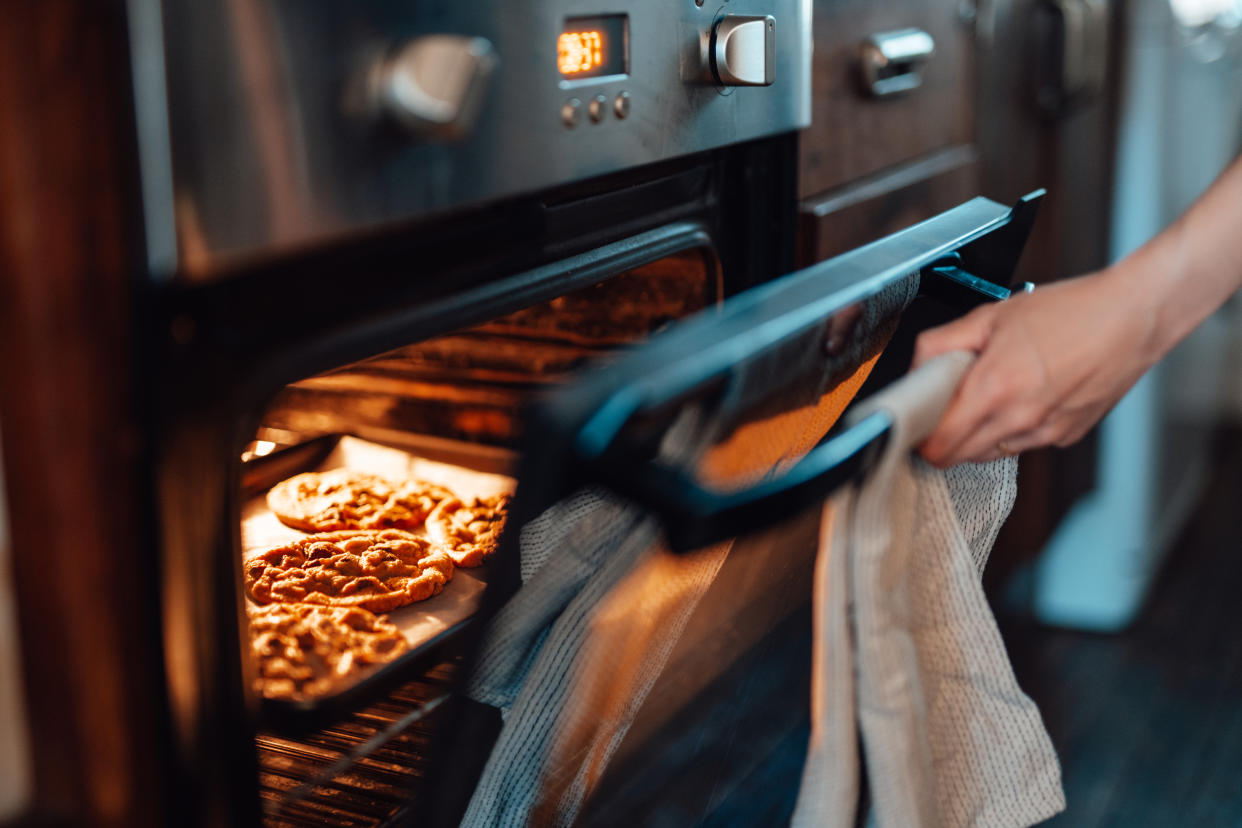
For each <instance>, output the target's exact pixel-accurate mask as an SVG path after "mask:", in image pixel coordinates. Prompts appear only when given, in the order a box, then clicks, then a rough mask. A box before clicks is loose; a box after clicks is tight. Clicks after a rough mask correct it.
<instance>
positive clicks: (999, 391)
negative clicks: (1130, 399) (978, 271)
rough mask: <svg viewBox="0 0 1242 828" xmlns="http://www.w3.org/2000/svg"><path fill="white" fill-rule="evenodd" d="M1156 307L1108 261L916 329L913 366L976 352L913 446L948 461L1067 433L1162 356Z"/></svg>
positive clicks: (1067, 438) (1097, 414) (1095, 416)
mask: <svg viewBox="0 0 1242 828" xmlns="http://www.w3.org/2000/svg"><path fill="white" fill-rule="evenodd" d="M1154 316H1155V314H1154V311H1153V310H1152V309H1151V308H1149V307H1147V306H1146V304H1145V299H1144V297H1143V294H1142V292H1141V291H1136V290H1135V289H1134V286H1133V284H1129V285H1127V284H1126V278H1125V274H1124V273H1123V272H1121V273H1119V272H1117V271H1115V270H1105V271H1100V272H1097V273H1093V274H1091V275H1088V276H1083V277H1080V278H1077V279H1071V280H1067V281H1063V282H1057V283H1054V284H1051V285H1048V286H1045V287H1040V288H1038V289H1037V290H1035V291H1034V292H1032V293H1029V294H1021V295H1017V296H1014V297H1013V298H1012V299H1008V300H1005V301H1003V302H997V303H992V304H988V305H984V306H982V307H979V308H976V309H975V310H974V311H972V312H971V313H969V314H967V315H966V316H964V317H962V318H961V319H958V320H955V321H954V322H951V323H949V324H947V325H942V326H940V327H938V328H933V329H931V330H928V331H925V332H923V334H921V335H920V336H919V338H918V341H917V343H916V344H915V356H914V367H915V368H917V367H918V366H919V365H921V364H922V363H924V362H926V361H927V360H928V359H931V358H932V357H934V356H936V355H938V354H942V353H945V352H946V351H954V350H967V351H973V352H975V353H976V354H978V358H977V359H976V360H975V362H974V364H973V365H971V367H970V370H969V371H967V373H966V376H965V377H964V378H963V379H962V382H961V384H960V385H958V388H957V391H956V393H955V394H954V396H953V399H952V401H951V402H950V403H949V407H948V408H947V409H946V410H945V413H944V415H943V416H942V417H941V418H940V422H939V423H938V424H937V425H936V428H935V429H934V430H933V431H932V434H931V436H930V437H928V438H927V440H926V441H925V442H924V443H923V445H922V446H920V451H921V452H922V454H923V456H924V457H925V458H926V459H927V460H928V462H930V463H932V464H934V465H937V466H941V467H947V466H952V465H955V464H957V463H961V462H963V461H967V460H971V461H976V462H982V461H986V460H994V459H996V458H998V457H1001V456H1003V455H1005V454H1016V453H1018V452H1021V451H1025V450H1027V449H1031V448H1037V447H1039V446H1046V445H1058V446H1065V445H1069V444H1070V443H1073V442H1074V441H1076V440H1078V439H1079V438H1081V437H1082V436H1083V435H1084V434H1086V433H1087V431H1088V429H1090V428H1091V426H1093V425H1095V424H1096V423H1097V422H1099V420H1100V418H1102V417H1103V416H1104V414H1106V413H1107V412H1108V410H1109V409H1110V408H1112V407H1113V406H1114V405H1115V404H1116V403H1117V401H1118V400H1120V399H1121V397H1122V396H1123V395H1124V394H1125V392H1126V391H1128V390H1129V389H1130V387H1131V386H1132V385H1134V383H1135V382H1137V381H1138V379H1139V377H1141V376H1142V375H1143V372H1145V371H1146V370H1147V369H1148V368H1149V367H1151V365H1152V364H1153V363H1154V362H1155V361H1156V359H1158V358H1159V356H1160V354H1159V353H1157V350H1158V349H1157V348H1155V347H1154V346H1153V344H1152V340H1153V335H1154V326H1155V321H1154Z"/></svg>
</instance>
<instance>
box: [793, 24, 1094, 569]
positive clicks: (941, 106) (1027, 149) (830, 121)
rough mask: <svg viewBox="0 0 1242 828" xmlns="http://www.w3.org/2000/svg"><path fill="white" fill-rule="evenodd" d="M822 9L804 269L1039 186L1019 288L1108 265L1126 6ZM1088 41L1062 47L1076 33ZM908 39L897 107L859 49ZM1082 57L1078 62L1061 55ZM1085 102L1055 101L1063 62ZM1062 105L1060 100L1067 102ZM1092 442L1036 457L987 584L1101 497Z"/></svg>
mask: <svg viewBox="0 0 1242 828" xmlns="http://www.w3.org/2000/svg"><path fill="white" fill-rule="evenodd" d="M1068 5H1073V6H1074V11H1075V12H1076V14H1075V15H1074V19H1073V20H1067V19H1063V18H1060V17H1059V16H1058V14H1059V13H1058V9H1059V8H1064V7H1067V4H1061V5H1060V6H1058V5H1057V4H1053V3H1050V2H1047V0H974V1H973V2H972V1H971V0H871V2H867V0H814V11H813V15H814V36H815V43H814V49H815V51H814V61H813V82H812V95H813V96H814V102H813V105H812V117H813V121H812V124H811V126H810V127H809V128H807V129H806V130H804V131H803V132H802V134H801V136H800V164H801V166H800V169H799V191H800V199H801V201H800V205H799V228H798V233H799V257H800V260H801V264H802V265H807V264H811V263H813V262H816V261H820V260H822V259H825V258H828V257H831V256H834V255H836V254H838V253H841V252H844V251H846V250H849V249H850V248H852V247H856V246H858V245H860V244H865V243H867V242H869V241H873V240H874V239H877V238H879V237H881V236H884V235H886V234H888V233H892V232H894V231H896V230H899V229H901V228H903V227H906V226H909V225H910V224H913V223H915V222H917V221H920V220H922V219H925V218H928V217H930V216H932V215H934V214H936V213H938V212H941V211H943V210H945V209H948V208H949V207H952V206H954V205H956V204H959V203H961V202H963V201H966V200H967V199H969V198H971V197H973V196H975V195H984V196H987V197H989V198H992V199H994V200H996V201H1001V202H1006V203H1012V202H1014V201H1015V200H1016V199H1018V198H1019V197H1020V196H1022V195H1024V194H1025V193H1028V192H1030V191H1031V190H1034V189H1036V188H1039V187H1044V188H1046V189H1047V191H1048V194H1047V196H1046V198H1045V199H1044V202H1043V204H1042V206H1041V208H1040V214H1039V218H1038V220H1037V221H1036V224H1035V228H1034V231H1033V233H1032V236H1031V239H1030V241H1029V242H1028V244H1027V248H1026V251H1025V253H1024V254H1023V257H1022V261H1021V263H1020V265H1019V270H1018V274H1017V278H1018V279H1020V280H1026V281H1032V282H1035V283H1036V284H1038V283H1041V282H1047V281H1051V280H1054V279H1058V278H1063V277H1065V276H1070V275H1076V274H1079V273H1083V272H1087V271H1089V270H1092V269H1095V268H1098V267H1100V266H1102V265H1103V264H1105V262H1106V258H1107V251H1108V247H1107V244H1108V228H1109V206H1110V199H1111V195H1110V194H1111V183H1112V182H1111V169H1112V163H1113V146H1114V110H1115V103H1116V94H1115V90H1116V89H1117V84H1116V77H1117V71H1116V66H1117V61H1116V57H1117V55H1116V50H1115V49H1110V48H1109V46H1110V40H1111V39H1112V37H1111V35H1112V33H1113V31H1114V30H1115V29H1116V22H1115V19H1114V18H1115V17H1116V14H1115V9H1114V6H1115V5H1116V4H1113V3H1110V2H1109V0H1075V2H1074V3H1072V4H1068ZM1084 21H1086V23H1089V24H1090V26H1089V27H1088V28H1087V29H1086V30H1076V31H1074V32H1067V30H1066V26H1072V25H1079V26H1081V25H1083V24H1084ZM908 27H913V28H917V29H920V30H922V31H924V32H926V33H927V34H929V35H931V37H932V38H933V39H934V41H935V53H934V55H932V57H930V58H929V59H928V60H926V61H925V62H923V63H922V64H920V65H919V66H918V67H917V71H918V72H919V73H920V74H921V76H922V84H921V85H920V86H919V87H918V88H916V89H912V90H910V91H908V92H905V93H901V94H898V95H893V96H888V97H876V96H873V95H871V94H869V93H868V92H867V90H866V88H865V86H864V84H863V82H862V72H861V67H860V60H861V57H860V51H861V50H860V47H861V45H862V43H863V42H864V41H865V40H866V39H867V38H869V37H871V36H873V35H875V34H876V33H880V32H887V31H893V30H897V29H903V28H908ZM1071 44H1073V45H1075V46H1076V47H1077V48H1078V50H1079V51H1078V52H1076V53H1074V54H1067V49H1069V47H1070V45H1071ZM1065 60H1070V61H1073V62H1074V63H1073V67H1077V69H1078V71H1080V72H1081V71H1082V70H1083V67H1086V68H1087V69H1088V70H1092V69H1094V70H1098V71H1094V72H1092V71H1089V72H1088V73H1087V78H1086V80H1085V81H1084V82H1083V83H1084V86H1083V88H1074V89H1066V90H1060V89H1054V90H1049V89H1047V88H1046V87H1045V86H1041V84H1045V83H1046V81H1047V80H1048V79H1049V78H1052V79H1053V80H1055V81H1057V82H1060V81H1061V80H1062V78H1063V77H1064V76H1066V73H1064V72H1062V71H1061V70H1062V69H1064V67H1065V64H1062V63H1060V62H1061V61H1065ZM1060 92H1065V93H1066V94H1064V95H1061V94H1059V93H1060ZM1092 456H1093V451H1092V447H1091V443H1090V440H1088V441H1087V442H1086V443H1085V444H1080V445H1079V446H1077V447H1074V448H1072V449H1069V450H1066V451H1052V450H1047V451H1038V452H1030V453H1028V454H1026V455H1024V456H1023V458H1022V471H1021V479H1022V483H1021V486H1020V487H1019V496H1018V497H1019V499H1018V503H1017V505H1016V506H1015V510H1014V514H1013V516H1012V517H1011V519H1010V521H1009V523H1008V524H1007V526H1006V529H1005V531H1004V532H1003V533H1002V537H1001V539H1000V540H999V541H998V545H997V551H996V553H994V555H993V559H992V560H993V563H992V565H991V567H990V570H989V579H990V580H992V581H998V580H999V579H1002V578H1003V577H1004V576H1005V575H1006V574H1007V573H1008V572H1009V571H1011V570H1012V568H1013V566H1014V565H1016V563H1018V562H1020V561H1021V560H1023V559H1025V558H1028V557H1030V556H1031V555H1033V554H1034V553H1035V552H1037V551H1038V549H1039V548H1040V547H1041V546H1042V545H1043V543H1044V541H1045V540H1046V539H1047V537H1048V535H1049V533H1050V532H1051V531H1052V529H1053V528H1054V527H1055V525H1056V522H1057V521H1058V520H1059V518H1060V516H1061V515H1062V514H1064V512H1065V511H1066V510H1067V509H1068V507H1069V505H1070V504H1071V503H1072V502H1073V500H1074V499H1075V498H1076V497H1078V496H1079V495H1080V494H1082V493H1083V492H1084V491H1085V490H1086V489H1087V488H1088V487H1089V486H1090V485H1091V482H1092Z"/></svg>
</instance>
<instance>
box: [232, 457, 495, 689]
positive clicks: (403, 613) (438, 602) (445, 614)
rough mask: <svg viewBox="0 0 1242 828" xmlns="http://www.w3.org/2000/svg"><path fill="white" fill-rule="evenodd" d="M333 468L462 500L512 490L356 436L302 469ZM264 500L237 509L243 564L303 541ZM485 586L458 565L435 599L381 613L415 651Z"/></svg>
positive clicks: (473, 603) (464, 613)
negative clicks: (438, 489)
mask: <svg viewBox="0 0 1242 828" xmlns="http://www.w3.org/2000/svg"><path fill="white" fill-rule="evenodd" d="M338 468H349V469H354V470H355V471H360V472H368V473H370V474H376V475H379V476H381V477H384V478H386V479H388V480H390V481H391V482H392V483H394V484H400V483H402V482H404V481H406V480H410V479H415V478H416V479H419V480H427V481H430V482H432V483H438V484H439V485H441V486H444V487H446V488H448V489H450V490H452V492H453V493H454V494H456V495H457V496H458V497H459V498H461V499H462V500H463V501H466V502H469V501H470V499H471V498H474V497H488V496H491V495H497V494H501V493H504V492H512V491H513V489H514V486H515V481H514V480H513V478H511V477H505V476H504V475H499V474H487V473H485V472H476V471H473V470H471V469H466V468H462V467H461V466H451V465H448V464H447V463H437V462H434V461H432V460H426V459H423V458H421V457H415V456H413V455H411V454H408V453H406V452H404V451H400V450H398V449H393V448H388V447H387V446H381V445H377V444H376V443H370V442H367V441H366V440H359V439H358V438H356V437H342V438H341V441H340V443H339V444H338V445H337V447H336V449H335V450H334V451H333V452H332V454H330V455H328V458H327V459H326V460H324V461H323V463H321V464H320V465H318V466H316V467H315V468H313V469H306V471H327V470H329V469H338ZM266 497H267V493H266V492H264V493H263V494H261V495H259V496H257V497H254V498H252V499H251V500H250V501H249V502H248V503H246V505H245V507H244V508H243V509H242V526H241V536H242V559H243V560H245V559H246V558H249V557H251V556H252V555H255V554H257V553H260V552H263V551H264V550H266V549H270V548H271V547H273V546H280V545H282V544H285V543H289V542H290V541H294V540H297V539H298V538H303V537H306V533H305V532H301V531H299V530H297V529H291V528H290V527H288V526H285V525H284V524H283V523H281V522H280V520H279V519H277V517H276V515H274V514H272V512H271V510H270V509H268V508H267V502H266ZM415 534H422V533H421V532H416V533H415ZM486 583H487V567H486V566H481V567H477V568H474V569H462V568H460V567H458V568H457V569H455V570H454V571H453V579H452V580H451V581H449V582H448V583H447V584H446V585H445V587H444V590H443V591H442V592H441V593H440V594H439V595H437V596H435V597H434V598H428V599H427V600H426V601H419V602H418V603H416V604H411V605H409V606H407V607H402V608H401V609H397V610H393V611H392V612H390V613H387V615H388V620H389V621H391V622H392V623H393V624H394V625H395V626H396V627H397V629H398V630H400V631H401V634H402V635H404V636H405V639H406V641H407V642H409V645H410V648H411V649H416V648H417V647H418V646H419V645H420V644H423V643H425V642H427V641H430V640H431V639H432V638H434V637H435V636H436V635H438V634H439V633H441V632H443V631H444V630H446V629H448V628H449V627H451V626H453V625H454V624H457V623H459V622H460V621H463V620H465V619H466V618H468V617H470V616H471V615H473V614H474V611H475V609H476V608H477V607H478V604H479V598H480V596H481V595H482V594H483V587H484V585H485V584H486ZM359 678H361V676H359Z"/></svg>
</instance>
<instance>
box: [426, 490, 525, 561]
mask: <svg viewBox="0 0 1242 828" xmlns="http://www.w3.org/2000/svg"><path fill="white" fill-rule="evenodd" d="M508 509H509V495H507V494H501V495H496V496H494V497H485V498H478V497H476V498H475V499H474V501H473V502H472V503H471V504H470V505H467V504H465V503H463V502H462V501H461V500H459V499H457V498H456V497H450V498H447V499H446V500H442V501H440V504H439V505H438V506H436V508H435V509H434V510H432V512H431V514H430V515H428V516H427V534H428V535H430V536H431V537H432V538H433V539H434V540H436V541H438V542H439V543H442V544H443V545H444V547H445V549H447V550H448V553H449V555H450V556H451V557H452V558H453V562H454V563H456V564H457V565H458V566H463V567H470V566H478V565H480V564H481V563H483V561H484V560H486V559H487V558H488V556H490V555H491V554H492V553H493V552H495V551H496V545H497V543H499V541H500V530H501V529H503V528H504V525H505V514H506V512H507V511H508Z"/></svg>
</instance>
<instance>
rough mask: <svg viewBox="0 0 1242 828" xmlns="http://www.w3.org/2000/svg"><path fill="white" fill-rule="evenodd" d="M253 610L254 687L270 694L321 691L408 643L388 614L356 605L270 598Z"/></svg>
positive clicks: (299, 696)
mask: <svg viewBox="0 0 1242 828" xmlns="http://www.w3.org/2000/svg"><path fill="white" fill-rule="evenodd" d="M248 613H249V615H250V651H251V656H252V657H253V658H254V661H255V667H256V670H257V673H258V676H257V678H256V679H255V690H257V691H258V692H259V693H260V694H261V695H263V696H264V697H266V698H269V699H287V700H294V701H296V700H299V699H306V698H313V697H315V696H322V695H324V694H325V693H327V692H329V691H331V690H332V689H333V688H334V687H337V686H339V685H340V684H341V682H342V680H344V679H346V678H348V677H350V676H352V675H354V674H356V673H360V672H362V671H364V670H366V669H367V668H368V667H371V666H374V665H377V664H384V663H385V662H388V661H392V660H393V659H394V658H396V657H397V656H399V655H400V654H401V653H403V652H405V651H406V650H407V649H408V647H409V645H408V644H407V643H406V641H405V638H404V637H402V635H401V633H400V632H399V631H398V630H397V628H396V627H395V626H393V625H392V624H390V623H389V622H388V619H387V618H385V617H383V616H378V615H375V614H374V613H371V612H368V611H366V610H364V609H359V608H357V607H325V606H318V605H315V604H270V605H268V606H265V607H252V608H250V609H249V610H248Z"/></svg>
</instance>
